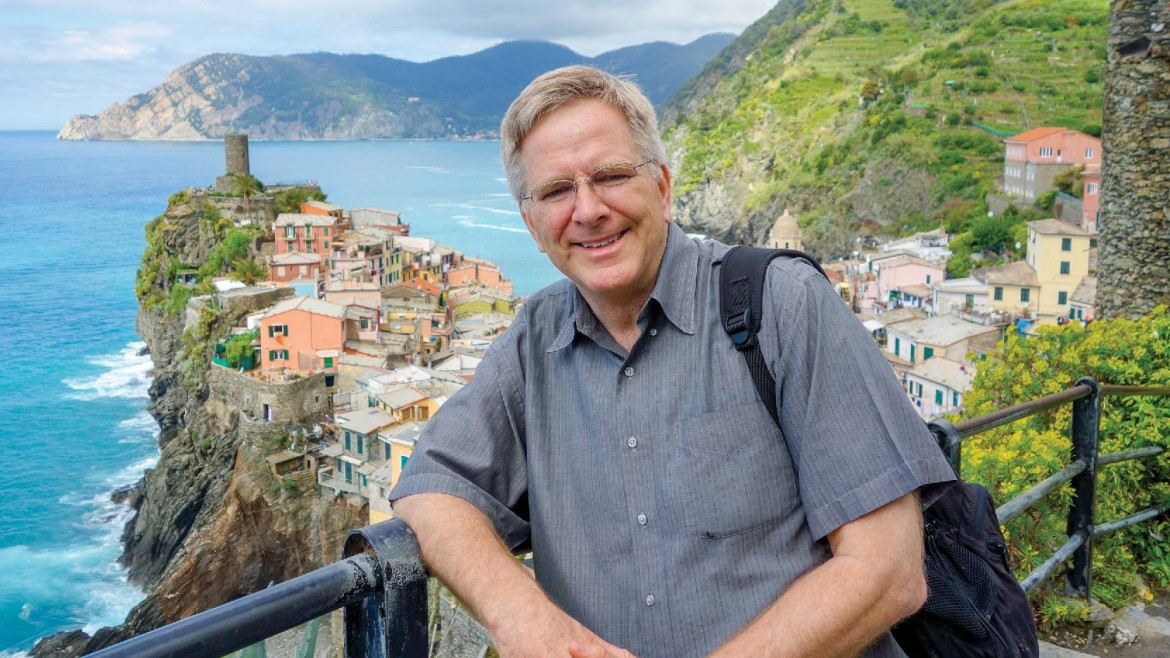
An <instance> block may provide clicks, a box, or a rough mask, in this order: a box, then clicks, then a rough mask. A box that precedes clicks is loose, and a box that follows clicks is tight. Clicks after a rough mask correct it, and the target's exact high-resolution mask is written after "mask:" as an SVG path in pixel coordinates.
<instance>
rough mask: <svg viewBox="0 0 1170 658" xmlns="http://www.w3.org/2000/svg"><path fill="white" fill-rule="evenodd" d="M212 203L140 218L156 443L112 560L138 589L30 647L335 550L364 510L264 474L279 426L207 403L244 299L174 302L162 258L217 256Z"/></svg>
mask: <svg viewBox="0 0 1170 658" xmlns="http://www.w3.org/2000/svg"><path fill="white" fill-rule="evenodd" d="M211 205H212V201H211V200H210V199H207V198H194V199H192V198H189V197H188V195H186V194H180V195H175V196H174V197H172V199H171V204H170V207H169V208H168V210H167V212H166V213H165V214H164V215H162V216H161V217H159V218H158V219H156V220H155V221H154V222H151V224H150V225H149V226H150V230H149V231H148V246H147V252H146V255H144V259H143V267H142V269H141V270H140V274H139V288H138V292H139V299H140V300H141V301H142V303H143V308H142V309H141V310H140V313H139V318H138V332H139V335H140V336H141V337H142V339H143V340H144V341H145V342H146V344H147V346H148V348H149V349H150V354H151V358H152V360H153V362H154V379H153V383H152V385H151V391H150V394H151V403H150V407H149V410H150V413H151V414H152V415H153V416H154V417H155V419H156V420H158V422H159V426H160V428H161V433H160V436H159V444H160V448H161V452H162V454H161V457H160V459H159V462H158V465H157V466H156V467H155V468H153V469H151V470H149V471H148V472H147V473H146V475H145V477H144V479H143V481H142V483H141V484H140V485H139V490H138V492H137V493H136V495H135V496H134V497H133V500H134V505H135V507H136V509H137V514H136V515H135V517H134V518H133V519H132V520H131V521H130V523H129V524H128V525H127V526H126V530H125V533H124V535H123V539H124V542H125V551H124V553H123V556H122V562H123V563H124V564H125V565H126V567H127V568H128V573H129V579H130V581H131V582H133V583H135V584H138V585H141V586H142V587H143V589H144V590H145V591H146V593H147V596H146V598H145V599H144V600H143V601H142V603H140V604H139V605H138V606H137V607H135V608H134V610H133V611H132V612H131V613H130V615H129V617H128V618H127V620H126V622H125V623H124V624H122V625H121V626H118V627H115V628H104V629H101V630H99V631H97V632H96V633H95V634H94V635H93V637H87V636H85V634H83V633H81V632H79V631H75V632H71V633H66V634H60V635H58V636H54V637H53V638H48V639H46V640H43V641H42V642H41V643H38V645H37V647H36V648H34V649H33V652H32V653H33V655H34V656H76V655H82V654H84V653H89V652H91V651H94V650H96V649H98V648H102V647H105V646H109V645H111V644H114V643H116V642H119V641H121V640H123V639H126V638H128V637H132V636H134V635H138V634H141V633H143V632H146V631H149V630H151V629H154V628H157V627H159V626H161V625H164V624H167V623H170V622H173V621H176V620H178V619H181V618H184V617H187V616H190V615H192V614H194V613H196V612H199V611H202V610H205V609H207V608H210V607H213V606H216V605H219V604H221V603H225V602H227V601H229V600H232V599H235V598H238V597H239V596H242V595H244V594H248V593H251V592H254V591H257V590H260V589H263V588H264V587H266V586H268V585H269V584H270V583H272V582H280V581H284V580H287V579H289V578H293V577H295V576H298V575H300V574H302V573H305V572H307V571H310V570H312V569H315V568H318V567H320V566H322V565H324V564H326V563H328V562H332V561H334V560H336V559H338V557H339V555H340V541H341V540H342V539H343V538H344V535H345V532H346V531H347V530H348V529H351V528H356V527H360V526H362V525H364V524H365V515H364V513H363V511H362V510H360V509H354V508H351V507H348V506H346V505H344V504H342V503H340V502H335V501H334V500H332V499H330V498H326V497H321V496H319V495H318V494H317V492H316V488H315V486H312V487H307V488H305V489H301V488H299V487H288V486H281V485H280V483H277V482H276V481H275V480H274V478H273V476H272V475H271V473H270V472H269V469H268V465H267V463H266V462H265V461H264V455H265V454H268V453H271V452H273V451H274V450H278V449H280V448H283V447H286V446H287V441H288V438H287V434H286V432H287V431H288V430H287V428H282V429H274V430H273V431H272V432H271V433H269V434H267V435H266V434H264V433H263V432H261V433H257V432H255V431H251V432H248V433H247V436H246V437H245V435H244V434H243V433H242V432H240V431H239V429H240V428H239V423H240V418H239V413H238V412H233V411H232V410H231V409H230V408H227V409H225V408H222V407H220V406H216V405H206V404H205V402H206V400H207V396H208V391H207V386H206V373H207V369H208V368H209V367H211V366H210V358H211V347H212V346H213V345H214V342H215V340H217V339H220V338H223V337H224V336H225V335H226V334H227V332H228V330H229V329H230V328H231V327H233V326H237V325H239V324H241V323H242V320H243V317H244V315H246V314H247V312H248V310H249V309H247V308H244V307H240V306H233V307H231V308H229V309H227V310H225V311H222V312H215V311H212V310H210V309H207V310H195V311H194V312H192V311H189V310H188V309H186V308H185V305H179V309H178V310H179V312H174V311H175V309H174V307H173V305H171V306H170V308H168V304H167V303H166V300H172V299H175V296H174V293H173V291H172V290H170V288H172V287H173V286H175V285H176V284H175V283H174V277H173V272H172V270H173V268H172V267H170V264H171V263H183V264H185V265H188V266H192V265H200V264H206V263H207V262H208V261H211V262H215V256H216V253H217V250H221V249H222V245H223V243H224V242H225V235H224V229H223V227H222V226H217V225H216V222H215V221H209V219H214V217H215V214H216V213H214V212H211V211H210V210H208V208H209V207H210V206H211ZM261 207H268V208H269V211H270V205H269V206H263V205H261ZM226 237H227V239H228V240H230V237H231V232H230V231H228V232H227V236H226ZM159 262H161V263H162V266H160V263H159ZM204 271H206V270H204ZM180 299H182V298H181V297H180ZM197 307H198V305H195V306H192V308H193V309H195V308H197Z"/></svg>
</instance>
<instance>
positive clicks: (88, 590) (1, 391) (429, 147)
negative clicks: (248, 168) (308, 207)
mask: <svg viewBox="0 0 1170 658" xmlns="http://www.w3.org/2000/svg"><path fill="white" fill-rule="evenodd" d="M497 148H498V145H497V144H495V143H478V142H312V143H304V142H282V143H253V144H252V151H251V164H252V172H253V173H254V174H255V175H256V176H257V177H258V178H260V179H261V180H263V181H266V182H294V181H304V180H308V179H313V180H316V181H318V182H319V183H320V184H321V186H322V187H323V189H324V190H325V191H326V192H327V193H328V194H329V199H330V201H332V202H334V203H337V204H339V205H342V206H345V207H349V208H354V207H363V206H371V207H378V208H386V209H389V210H398V211H401V212H402V213H403V216H404V219H405V220H406V221H409V222H410V223H411V232H412V234H414V235H419V236H426V237H431V238H434V239H436V240H438V241H440V242H443V243H446V244H449V245H451V246H453V247H455V248H457V249H459V250H461V251H464V252H465V253H468V254H471V255H475V256H480V257H483V258H487V259H488V260H492V261H494V262H496V263H498V264H499V265H500V266H501V268H503V270H504V272H505V273H506V274H507V275H508V276H509V277H510V278H512V280H513V281H514V283H515V287H516V292H517V293H518V294H529V293H531V292H534V291H535V290H537V289H539V288H540V287H542V286H544V285H546V284H548V283H551V282H552V281H554V280H555V279H556V278H558V277H559V274H558V273H557V272H556V270H555V269H554V268H553V267H552V265H551V264H549V263H548V261H547V260H546V259H545V258H544V257H543V256H542V255H541V254H539V253H538V252H537V250H536V248H535V246H534V245H533V243H532V240H531V238H529V237H528V234H527V232H526V231H525V229H524V224H523V222H522V220H521V219H520V216H519V214H518V213H517V212H516V206H515V203H514V202H512V201H511V200H510V198H509V197H508V194H507V189H506V186H505V184H504V182H503V172H502V168H501V166H500V161H499V156H498V154H497ZM223 169H224V158H223V149H222V145H220V144H218V143H124V142H110V143H103V142H93V143H85V142H58V141H56V140H55V139H54V135H53V133H51V132H43V131H35V132H0V357H2V358H0V465H2V466H0V657H4V656H13V655H19V654H20V653H21V652H22V651H23V650H26V649H28V648H29V647H30V646H31V645H32V643H33V642H34V641H35V639H36V638H38V637H41V636H43V635H47V634H49V633H53V632H55V631H59V630H64V629H70V628H84V629H86V630H88V631H93V630H95V629H96V628H98V627H101V626H105V625H111V624H117V623H119V622H121V621H122V619H123V618H124V617H125V615H126V613H127V612H129V610H130V608H132V607H133V606H134V604H136V603H137V602H138V601H139V600H140V599H141V596H142V595H141V593H140V592H138V591H137V590H136V589H135V588H133V587H131V586H129V585H127V584H126V582H125V579H124V577H123V573H122V571H121V570H120V569H119V568H118V567H117V565H116V562H115V561H116V559H117V557H118V555H119V553H120V543H119V539H120V535H121V530H122V527H123V525H124V524H125V522H126V521H127V520H128V518H129V510H128V509H127V508H126V507H124V506H119V505H115V504H113V503H111V502H110V500H109V495H108V494H109V492H110V491H111V490H112V489H114V488H117V487H119V486H124V485H128V484H131V483H133V482H135V481H137V480H138V479H139V478H140V477H141V475H142V472H143V471H144V470H145V469H146V468H149V467H151V466H153V465H154V463H155V462H156V460H157V455H158V451H157V448H156V446H155V438H156V433H157V430H158V428H157V425H155V423H154V421H153V420H152V419H151V418H150V416H149V415H148V414H146V412H145V409H146V403H147V401H148V400H147V388H148V386H149V383H150V379H149V378H150V361H149V358H148V357H140V356H137V352H138V350H139V349H140V348H141V347H142V343H141V342H140V341H139V340H138V338H137V336H136V335H135V334H134V316H135V312H136V309H137V305H136V302H135V300H134V292H133V283H134V273H135V270H136V268H137V264H138V260H139V257H140V255H141V253H142V248H143V246H144V238H143V224H145V223H146V222H147V221H149V220H150V219H151V218H152V217H154V216H156V215H158V214H159V213H161V212H162V211H163V210H164V209H165V207H166V198H167V196H168V195H169V194H171V193H172V192H175V191H177V190H178V189H180V188H182V187H186V186H190V185H209V184H211V183H212V182H213V181H214V178H215V176H216V175H218V174H220V173H222V171H223Z"/></svg>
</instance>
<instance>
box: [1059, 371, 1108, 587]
mask: <svg viewBox="0 0 1170 658" xmlns="http://www.w3.org/2000/svg"><path fill="white" fill-rule="evenodd" d="M1081 384H1087V385H1088V386H1089V387H1090V388H1091V389H1092V390H1093V392H1092V393H1091V394H1090V395H1089V396H1088V397H1083V398H1081V399H1079V400H1075V401H1074V402H1073V415H1072V459H1073V461H1074V462H1075V461H1078V460H1084V462H1085V466H1086V468H1085V470H1084V471H1082V472H1081V474H1080V475H1077V476H1076V477H1074V478H1073V479H1072V482H1071V484H1072V488H1073V502H1072V507H1071V508H1069V512H1068V536H1069V537H1073V536H1075V535H1076V534H1078V533H1083V534H1084V536H1085V541H1084V543H1083V544H1081V546H1080V548H1078V549H1077V550H1076V552H1074V553H1073V555H1072V568H1071V569H1070V570H1069V572H1068V576H1067V585H1068V590H1069V592H1070V593H1071V594H1073V595H1074V596H1080V597H1082V598H1084V599H1086V600H1088V599H1089V596H1090V580H1091V578H1090V576H1091V571H1092V564H1093V509H1094V505H1095V504H1096V502H1097V440H1098V434H1099V430H1100V426H1101V386H1100V384H1098V383H1097V380H1095V379H1093V378H1092V377H1082V378H1081V379H1079V380H1077V385H1078V386H1079V385H1081Z"/></svg>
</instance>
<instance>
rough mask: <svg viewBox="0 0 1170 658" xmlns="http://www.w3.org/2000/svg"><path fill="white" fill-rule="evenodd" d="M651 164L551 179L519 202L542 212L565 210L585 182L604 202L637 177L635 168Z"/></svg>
mask: <svg viewBox="0 0 1170 658" xmlns="http://www.w3.org/2000/svg"><path fill="white" fill-rule="evenodd" d="M651 162H654V160H653V159H651V160H647V161H645V162H643V163H641V164H632V163H629V162H615V163H613V164H607V165H602V166H600V167H598V168H597V169H594V170H593V173H591V174H589V175H588V176H587V177H585V178H582V179H580V180H569V179H567V178H562V179H558V180H551V181H549V182H547V183H544V184H542V185H541V186H539V187H537V188H535V189H533V190H532V191H531V192H529V193H528V194H521V195H520V200H521V201H531V202H532V203H533V204H535V205H536V206H537V208H542V209H544V210H550V209H553V208H568V207H569V206H570V205H571V204H572V202H573V201H575V200H576V199H577V186H578V185H580V184H581V183H589V187H591V188H593V192H594V193H596V194H597V195H598V196H600V197H601V199H602V200H603V201H605V200H607V199H608V198H611V197H612V195H613V194H614V193H615V192H617V190H619V189H620V188H621V187H622V186H623V185H625V184H626V183H628V182H630V181H631V180H633V178H634V177H635V176H637V175H638V170H639V169H641V168H642V167H645V166H646V165H648V164H650V163H651Z"/></svg>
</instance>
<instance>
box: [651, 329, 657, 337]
mask: <svg viewBox="0 0 1170 658" xmlns="http://www.w3.org/2000/svg"><path fill="white" fill-rule="evenodd" d="M650 335H651V336H657V335H658V330H657V329H651V330H650Z"/></svg>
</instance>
